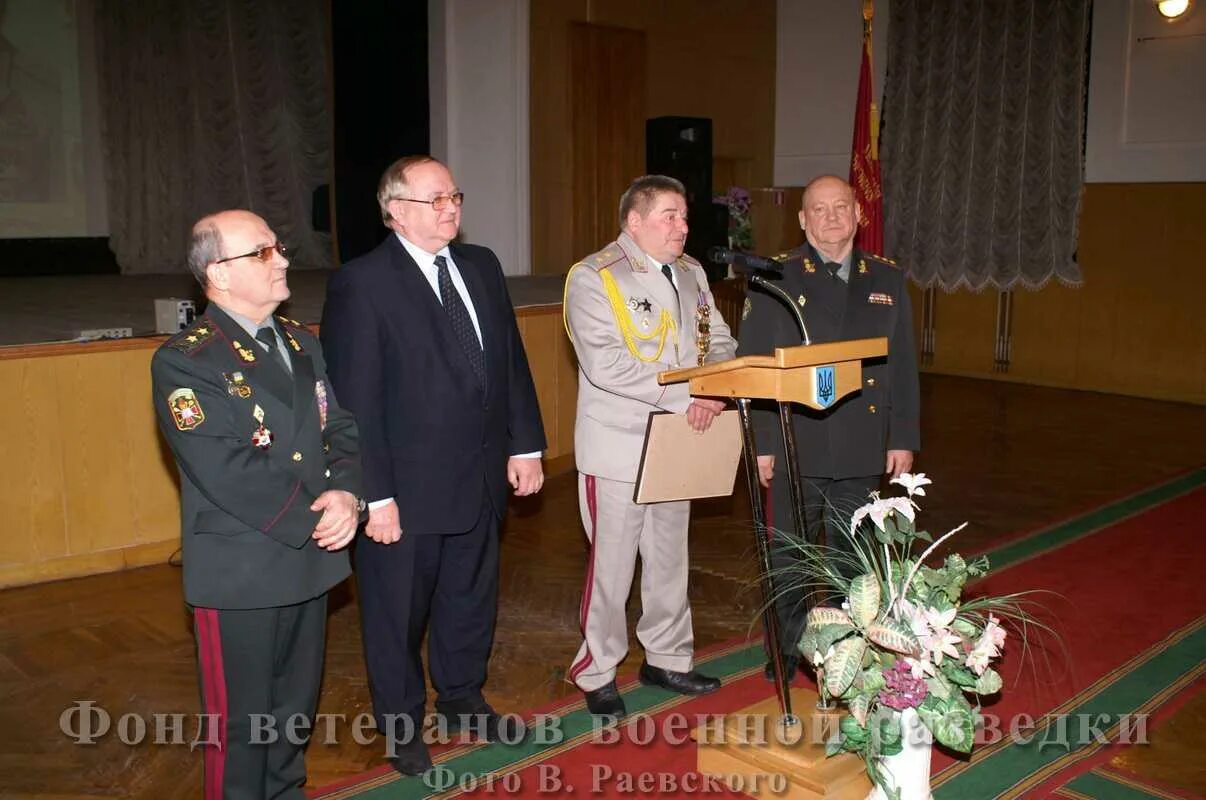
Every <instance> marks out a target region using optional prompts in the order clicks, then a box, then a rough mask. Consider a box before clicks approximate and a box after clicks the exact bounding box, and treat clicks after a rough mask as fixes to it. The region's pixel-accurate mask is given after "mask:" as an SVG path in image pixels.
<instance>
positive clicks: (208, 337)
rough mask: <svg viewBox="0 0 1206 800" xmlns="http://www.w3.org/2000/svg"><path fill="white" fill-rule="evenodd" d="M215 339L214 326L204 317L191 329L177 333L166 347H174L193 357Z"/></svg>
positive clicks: (191, 326) (165, 343)
mask: <svg viewBox="0 0 1206 800" xmlns="http://www.w3.org/2000/svg"><path fill="white" fill-rule="evenodd" d="M213 338H214V326H213V325H212V324H211V323H210V321H209V320H208V319H205V318H204V317H202V318H201V319H199V320H197V321H196V322H194V323H193V324H192V325H190V326H189V327H187V328H185V329H184V330H182V331H180V333H177V334H176V335H175V336H173V337H172V338H170V339H168V340H167V341H166V342H164V345H165V346H166V347H172V348H175V349H176V350H179V351H180V352H181V353H184V354H185V355H186V356H191V355H192V354H193V353H195V352H197V351H198V350H200V349H201V348H202V347H204V346H205V345H206V344H208V343H209V342H211V341H212V340H213Z"/></svg>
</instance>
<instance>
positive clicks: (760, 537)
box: [658, 338, 888, 800]
mask: <svg viewBox="0 0 1206 800" xmlns="http://www.w3.org/2000/svg"><path fill="white" fill-rule="evenodd" d="M887 353H888V340H887V339H884V338H878V339H852V340H849V341H845V342H828V343H825V344H815V345H801V346H799V347H781V348H778V349H777V350H775V352H774V354H773V355H769V356H743V357H741V358H734V359H731V360H729V361H721V362H717V363H715V364H706V365H704V366H702V367H694V368H690V369H677V370H670V371H668V372H663V373H661V374H660V375H658V382H659V383H662V384H668V383H681V382H683V381H688V382H689V383H690V389H691V394H692V395H700V396H706V397H732V398H735V399H736V401H737V411H738V414H739V415H740V419H741V432H742V440H743V445H744V446H743V448H742V458H743V461H744V463H745V474H746V484H747V487H748V489H749V495H750V508H751V511H752V512H753V513H752V515H753V533H754V541H755V544H756V546H757V548H758V559H759V562H760V563H759V567H760V568H761V573H762V574H761V586H762V600H763V603H762V629H763V634H764V636H765V637H766V647H767V652H768V653H769V654H770V663H771V665H772V668H773V671H774V677H775V695H776V696H775V698H774V699H768V700H765V701H762V702H760V703H756V704H755V705H752V706H750V707H748V708H744V709H741V710H740V711H739V712H737V713H736V714H733V715H729V716H728V718H727V719H726V722H725V730H724V731H723V735H717V731H716V730H714V729H709V728H707V727H706V726H705V727H704V728H701V729H699V730H697V731H696V732H695V738H696V741H697V742H698V743H699V755H698V760H697V766H698V769H699V771H700V772H702V773H711V774H725V775H732V774H739V775H742V776H744V777H746V778H748V779H749V780H747V782H746V785H747V786H749V785H761V784H759V783H758V781H759V780H761V782H762V783H765V780H766V776H767V775H769V774H780V775H783V776H785V777H786V778H787V780H788V788H787V791H786V792H785V793H782V794H777V795H776V796H777V797H786V798H793V800H794V799H796V798H798V799H799V800H814V799H815V800H820V799H821V798H826V799H828V798H840V799H841V800H856V799H858V800H861V798H863V797H866V796H867V793H868V792H870V790H871V781H870V780H869V779H868V778H867V775H866V771H865V768H864V766H863V762H862V760H860V759H858V758H856V757H855V756H852V755H850V754H842V755H837V756H834V757H833V758H828V759H827V758H826V757H825V738H826V737H827V735H828V732H830V731H832V730H833V729H834V726H835V725H837V723H838V719H839V716H838V714H837V712H836V711H834V710H832V709H828V708H825V709H819V708H818V707H817V705H818V703H817V701H818V698H817V695H816V693H815V692H812V691H810V690H806V689H789V687H788V686H787V682H786V680H785V678H784V673H783V653H781V652H780V647H779V620H778V616H777V615H776V613H775V607H774V602H773V598H774V597H775V596H776V595H775V590H774V577H773V574H772V571H771V551H770V542H769V533H770V532H769V530H768V528H767V524H766V509H765V507H764V505H763V502H762V491H761V487H760V486H759V483H758V463H757V456H758V448H757V444H756V442H755V441H754V429H753V426H752V424H751V421H750V403H751V401H752V400H755V399H763V400H775V401H777V402H778V404H779V423H780V429H781V431H782V435H783V445H784V452H785V453H786V454H787V458H786V461H787V476H788V482H789V486H790V489H791V501H792V506H793V507H794V509H795V514H794V515H793V516H794V518H795V535H796V539H797V541H801V542H803V541H807V535H806V531H805V528H804V514H803V500H802V491H801V488H800V487H801V483H800V474H799V473H800V465H799V461H798V459H797V458H796V452H797V451H796V440H795V428H794V426H793V425H792V419H791V415H792V408H791V407H792V404H793V403H799V404H800V405H804V406H807V407H809V408H812V409H816V410H818V411H824V410H825V409H827V408H830V407H831V406H833V405H834V404H835V403H837V402H838V401H839V400H841V399H842V398H843V397H846V396H847V395H849V394H852V393H854V392H856V391H859V390H860V389H861V387H862V373H863V367H862V362H863V360H864V359H868V358H882V357H884V356H886V355H887ZM793 706H795V707H798V708H799V709H800V710H801V712H800V713H799V714H797V713H795V712H794V711H793ZM758 776H761V778H759V777H758Z"/></svg>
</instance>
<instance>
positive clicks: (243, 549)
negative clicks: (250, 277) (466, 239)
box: [151, 305, 361, 609]
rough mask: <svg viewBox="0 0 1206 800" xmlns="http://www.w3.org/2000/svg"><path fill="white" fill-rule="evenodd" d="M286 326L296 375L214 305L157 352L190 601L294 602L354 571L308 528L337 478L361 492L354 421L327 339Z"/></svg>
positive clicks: (155, 378) (156, 374)
mask: <svg viewBox="0 0 1206 800" xmlns="http://www.w3.org/2000/svg"><path fill="white" fill-rule="evenodd" d="M277 325H278V329H279V330H280V332H281V333H282V334H283V335H284V339H285V342H286V344H287V345H289V347H290V350H291V352H290V361H291V363H292V366H293V373H292V376H290V375H288V374H286V373H283V371H282V370H281V368H280V367H278V366H277V365H276V364H274V363H272V361H271V360H270V356H269V354H268V353H266V352H265V351H264V350H263V349H262V348H261V347H260V346H259V344H258V343H257V342H256V341H255V340H254V339H253V337H251V336H250V335H248V333H247V332H246V331H245V330H244V329H243V328H241V327H240V326H239V325H238V323H236V322H235V321H234V320H232V319H231V318H230V317H229V316H227V315H226V314H225V313H223V311H222V310H221V309H219V308H217V307H216V306H214V305H211V306H210V307H209V308H208V309H207V310H206V312H205V314H204V315H203V316H201V317H200V318H199V319H198V320H197V321H196V322H195V323H194V324H193V325H192V326H191V327H190V328H188V329H187V330H184V331H182V332H180V333H179V334H177V335H175V336H173V337H172V338H171V339H169V340H168V341H166V342H164V344H163V345H162V346H160V348H159V349H158V350H157V351H156V352H155V356H154V358H153V359H152V360H151V381H152V391H153V394H154V402H155V410H156V414H157V416H158V418H159V428H160V430H161V431H162V432H163V436H164V438H165V439H166V440H167V442H168V445H170V447H171V449H172V453H173V454H174V455H175V457H176V463H177V465H178V466H179V468H180V497H181V522H180V531H181V538H182V540H183V550H184V595H185V600H186V601H187V602H188V603H189V604H190V605H194V606H201V607H206V608H226V609H236V608H243V609H246V608H268V607H273V606H284V605H292V604H295V603H300V602H303V601H305V600H309V599H311V598H314V597H317V596H318V595H320V594H322V593H323V592H325V591H327V590H328V589H330V588H331V587H332V586H334V585H335V584H337V583H339V582H340V581H342V580H343V579H344V578H346V577H347V576H348V574H349V572H350V570H349V565H348V556H347V552H346V548H345V550H344V551H340V552H334V553H332V552H328V551H326V550H323V549H322V548H320V547H318V546H317V545H316V544H315V543H314V540H313V539H312V538H311V534H312V533H313V532H314V527H315V526H316V525H317V524H318V521H319V519H320V517H321V514H320V513H319V512H315V511H311V510H310V504H311V503H313V502H314V499H315V498H316V497H318V495H320V494H322V493H323V492H324V491H326V490H328V489H343V490H346V491H348V492H351V493H352V494H354V495H357V496H359V495H360V491H361V485H360V460H359V455H358V445H357V433H356V422H355V420H354V419H353V417H352V415H351V414H350V413H349V412H347V411H344V410H343V409H341V408H340V407H339V405H338V403H337V402H336V400H335V394H334V391H333V390H332V389H331V385H330V382H329V381H328V380H327V374H326V365H325V364H324V363H323V358H322V352H321V349H320V347H319V344H318V340H317V339H316V338H315V337H314V336H313V335H311V334H310V333H309V332H308V331H306V330H305V329H304V328H302V327H301V326H300V325H298V324H297V323H295V322H292V321H290V320H286V319H284V318H283V317H277ZM267 434H270V437H271V442H270V443H269V444H268V446H267V447H263V446H257V444H256V442H257V440H258V441H259V443H260V445H263V444H265V443H266V439H267V438H268V435H267Z"/></svg>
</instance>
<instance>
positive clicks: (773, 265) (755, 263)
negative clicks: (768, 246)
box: [708, 247, 783, 275]
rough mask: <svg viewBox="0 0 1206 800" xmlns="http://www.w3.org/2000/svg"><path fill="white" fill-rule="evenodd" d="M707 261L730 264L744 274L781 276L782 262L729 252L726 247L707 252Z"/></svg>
mask: <svg viewBox="0 0 1206 800" xmlns="http://www.w3.org/2000/svg"><path fill="white" fill-rule="evenodd" d="M708 259H709V260H710V261H712V262H714V263H716V264H732V265H733V266H734V267H736V268H737V269H740V270H742V271H745V272H771V273H774V274H775V275H782V274H783V262H781V261H776V260H774V259H773V258H764V257H762V256H756V255H754V254H753V253H742V252H741V251H740V250H729V249H728V248H727V247H713V248H711V249H710V250H708Z"/></svg>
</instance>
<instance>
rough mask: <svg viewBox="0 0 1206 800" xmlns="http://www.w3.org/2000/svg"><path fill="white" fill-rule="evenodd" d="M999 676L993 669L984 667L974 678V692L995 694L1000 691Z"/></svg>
mask: <svg viewBox="0 0 1206 800" xmlns="http://www.w3.org/2000/svg"><path fill="white" fill-rule="evenodd" d="M1001 683H1002V681H1001V676H1000V675H999V674H997V671H996V670H995V669H986V670H984V674H983V675H981V676H980V677H979V678H977V679H976V687H975V688H976V694H996V693H997V692H999V691H1001Z"/></svg>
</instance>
